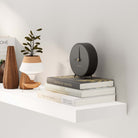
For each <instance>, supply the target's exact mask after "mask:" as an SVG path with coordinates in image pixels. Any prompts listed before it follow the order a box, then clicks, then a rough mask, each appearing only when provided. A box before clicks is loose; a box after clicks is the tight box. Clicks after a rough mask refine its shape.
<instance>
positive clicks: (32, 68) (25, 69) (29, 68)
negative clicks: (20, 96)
mask: <svg viewBox="0 0 138 138" xmlns="http://www.w3.org/2000/svg"><path fill="white" fill-rule="evenodd" d="M19 70H20V71H21V72H22V75H21V79H20V88H21V89H31V88H35V87H38V85H40V83H39V82H37V83H36V82H34V79H35V76H36V75H37V74H39V73H41V72H42V71H43V65H42V62H41V59H40V56H24V58H23V61H22V64H21V66H20V69H19ZM29 84H30V86H29Z"/></svg>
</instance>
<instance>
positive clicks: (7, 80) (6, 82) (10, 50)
mask: <svg viewBox="0 0 138 138" xmlns="http://www.w3.org/2000/svg"><path fill="white" fill-rule="evenodd" d="M18 85H19V74H18V68H17V62H16V56H15V50H14V46H8V47H7V56H6V62H5V68H4V75H3V86H4V88H6V89H16V88H18Z"/></svg>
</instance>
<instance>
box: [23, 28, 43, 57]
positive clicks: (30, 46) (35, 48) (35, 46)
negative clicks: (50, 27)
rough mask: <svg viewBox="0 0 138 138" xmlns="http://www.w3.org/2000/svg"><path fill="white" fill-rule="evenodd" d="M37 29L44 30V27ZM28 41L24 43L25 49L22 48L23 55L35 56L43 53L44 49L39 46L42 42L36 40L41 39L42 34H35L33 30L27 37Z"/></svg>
mask: <svg viewBox="0 0 138 138" xmlns="http://www.w3.org/2000/svg"><path fill="white" fill-rule="evenodd" d="M36 31H42V28H39V29H37V30H36ZM25 39H26V41H27V42H26V43H23V45H24V49H23V50H21V52H22V53H23V55H28V56H34V55H35V54H36V53H43V49H42V48H41V47H39V45H40V42H36V40H40V35H35V34H34V33H33V32H32V31H31V30H30V33H29V34H28V36H26V37H25Z"/></svg>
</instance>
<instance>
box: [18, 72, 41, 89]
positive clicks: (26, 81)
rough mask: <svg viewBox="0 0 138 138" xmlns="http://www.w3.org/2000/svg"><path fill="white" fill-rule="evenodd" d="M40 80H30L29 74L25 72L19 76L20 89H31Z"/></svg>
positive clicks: (38, 83) (36, 85)
mask: <svg viewBox="0 0 138 138" xmlns="http://www.w3.org/2000/svg"><path fill="white" fill-rule="evenodd" d="M40 84H41V83H40V82H34V81H33V80H30V78H29V76H28V75H27V74H25V73H22V74H21V78H20V89H33V88H36V87H38V86H39V85H40Z"/></svg>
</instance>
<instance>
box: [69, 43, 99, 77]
mask: <svg viewBox="0 0 138 138" xmlns="http://www.w3.org/2000/svg"><path fill="white" fill-rule="evenodd" d="M70 65H71V68H72V70H73V72H74V73H75V75H77V76H80V77H85V76H86V77H87V76H92V74H93V73H94V72H95V71H96V68H97V65H98V56H97V52H96V50H95V48H94V47H93V45H91V44H90V43H77V44H75V45H74V46H73V48H72V50H71V53H70Z"/></svg>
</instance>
